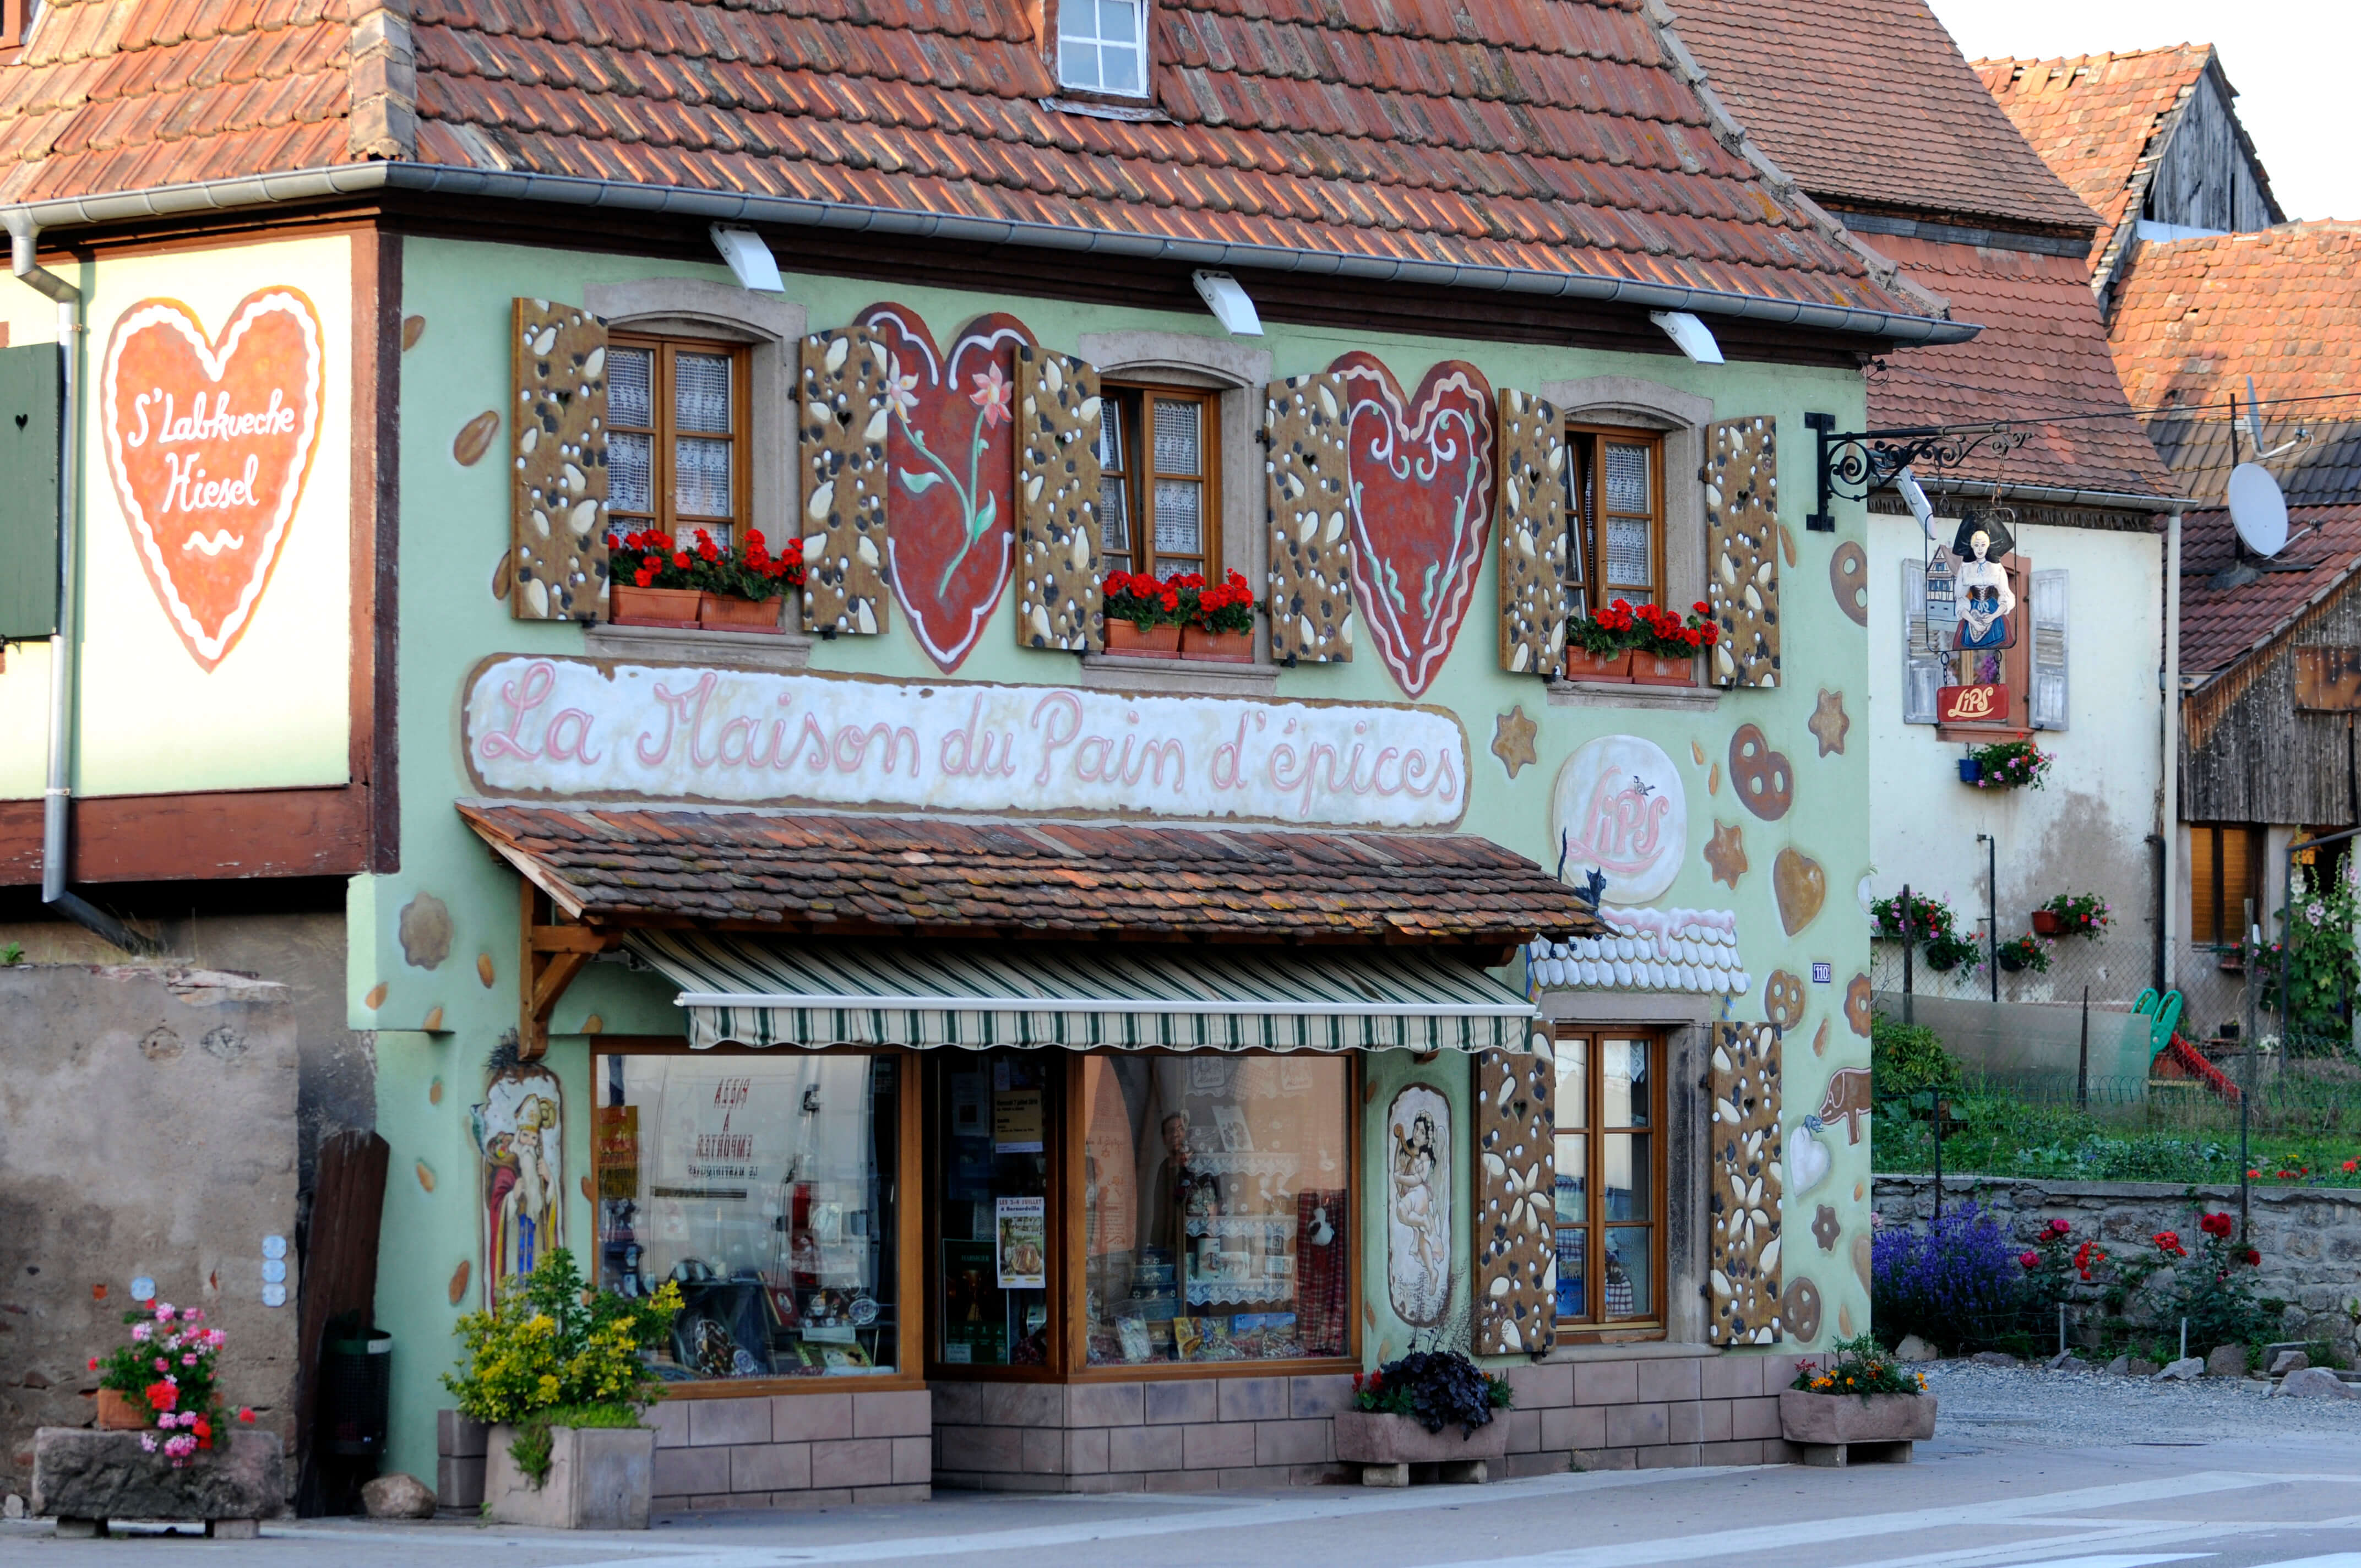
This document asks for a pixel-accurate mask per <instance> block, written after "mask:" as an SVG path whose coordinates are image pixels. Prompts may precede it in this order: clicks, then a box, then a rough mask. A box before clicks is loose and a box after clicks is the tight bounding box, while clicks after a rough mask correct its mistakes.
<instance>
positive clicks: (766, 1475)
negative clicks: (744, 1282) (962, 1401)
mask: <svg viewBox="0 0 2361 1568" xmlns="http://www.w3.org/2000/svg"><path fill="white" fill-rule="evenodd" d="M932 1422H933V1418H932V1412H931V1400H930V1398H929V1396H928V1394H927V1392H926V1391H925V1390H924V1389H917V1390H910V1391H905V1392H901V1393H891V1394H886V1393H879V1394H868V1393H860V1392H856V1391H854V1390H851V1389H846V1390H844V1391H842V1392H838V1393H827V1394H781V1395H776V1396H774V1397H772V1398H747V1399H667V1400H665V1401H664V1403H662V1404H659V1405H658V1406H656V1407H655V1409H653V1410H650V1411H649V1412H648V1424H649V1425H651V1426H653V1427H654V1428H655V1429H656V1481H655V1497H654V1504H653V1507H654V1511H655V1512H657V1513H659V1514H662V1513H667V1512H671V1513H678V1512H682V1511H684V1510H689V1509H697V1508H833V1507H837V1506H840V1505H842V1504H847V1503H922V1502H925V1501H926V1500H927V1499H928V1497H931V1496H933V1495H934V1491H933V1475H932V1471H933V1468H934V1443H933V1440H932V1438H931V1437H930V1436H929V1432H930V1431H931V1429H932Z"/></svg>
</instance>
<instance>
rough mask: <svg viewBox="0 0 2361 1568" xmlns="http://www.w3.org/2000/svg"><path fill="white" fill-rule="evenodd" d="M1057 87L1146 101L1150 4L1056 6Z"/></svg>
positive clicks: (1143, 0)
mask: <svg viewBox="0 0 2361 1568" xmlns="http://www.w3.org/2000/svg"><path fill="white" fill-rule="evenodd" d="M1058 85H1060V87H1066V88H1071V89H1072V90H1074V91H1075V92H1080V93H1119V94H1121V95H1123V96H1125V97H1129V98H1145V97H1146V96H1148V0H1060V5H1059V6H1058Z"/></svg>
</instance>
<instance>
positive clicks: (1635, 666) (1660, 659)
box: [1631, 651, 1697, 686]
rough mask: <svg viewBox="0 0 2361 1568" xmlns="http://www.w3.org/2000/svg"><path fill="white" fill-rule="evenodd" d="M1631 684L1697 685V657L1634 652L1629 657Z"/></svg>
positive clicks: (1689, 654)
mask: <svg viewBox="0 0 2361 1568" xmlns="http://www.w3.org/2000/svg"><path fill="white" fill-rule="evenodd" d="M1631 684H1632V685H1639V686H1693V685H1697V655H1696V654H1694V653H1682V654H1677V655H1675V654H1666V653H1650V652H1644V651H1642V652H1634V653H1633V654H1632V655H1631Z"/></svg>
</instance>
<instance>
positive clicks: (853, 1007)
mask: <svg viewBox="0 0 2361 1568" xmlns="http://www.w3.org/2000/svg"><path fill="white" fill-rule="evenodd" d="M630 948H631V951H632V952H633V953H635V954H636V955H638V956H639V957H640V958H641V959H643V960H645V961H646V962H647V963H649V964H651V965H653V967H654V968H655V969H657V970H660V971H662V972H663V973H664V976H665V977H666V978H667V979H669V980H671V981H673V983H675V985H678V986H679V987H680V1005H681V1006H682V1007H683V1008H685V1009H686V1011H687V1013H688V1020H689V1029H688V1039H689V1044H690V1045H691V1046H692V1047H696V1048H697V1049H698V1050H704V1049H707V1048H708V1047H712V1046H716V1045H719V1044H720V1043H722V1042H723V1041H725V1040H727V1041H733V1042H736V1043H738V1044H741V1045H747V1046H801V1047H825V1046H840V1045H854V1046H909V1047H918V1048H922V1049H923V1048H928V1047H937V1046H961V1047H968V1048H970V1049H977V1050H981V1049H983V1048H986V1047H994V1046H1028V1047H1043V1046H1061V1047H1069V1048H1072V1049H1077V1050H1087V1049H1093V1048H1096V1047H1111V1048H1114V1049H1117V1050H1145V1049H1149V1048H1152V1047H1167V1048H1171V1049H1177V1050H1217V1051H1243V1050H1281V1051H1353V1050H1390V1049H1397V1048H1401V1049H1410V1050H1418V1051H1433V1050H1455V1051H1476V1050H1506V1051H1524V1050H1529V1049H1530V1048H1531V1043H1530V1036H1531V1035H1532V1031H1533V1030H1534V1029H1536V1028H1537V1027H1539V1026H1540V1021H1541V1014H1540V1010H1539V1009H1537V1008H1536V1007H1534V1006H1533V1004H1532V1003H1531V1002H1529V1001H1527V1000H1526V999H1525V997H1524V996H1523V995H1521V993H1520V992H1517V991H1516V990H1514V989H1513V988H1511V987H1510V986H1507V985H1504V984H1502V983H1501V982H1500V981H1497V980H1495V979H1493V978H1492V977H1491V976H1490V975H1488V974H1487V973H1486V972H1485V971H1483V970H1479V969H1477V968H1475V967H1473V966H1472V965H1468V964H1466V963H1454V962H1452V961H1450V960H1449V959H1444V958H1440V957H1436V956H1433V955H1430V954H1426V953H1421V952H1407V951H1401V950H1398V949H1383V948H1323V949H1315V950H1311V951H1305V950H1302V949H1291V950H1287V951H1281V952H1270V953H1264V952H1258V951H1254V950H1250V949H1245V950H1242V949H1236V948H1232V949H1227V950H1216V949H1210V948H1170V949H1167V948H1156V947H1148V946H1137V947H1130V948H1115V949H1105V950H1101V949H1090V950H1087V951H1084V950H1079V949H1077V948H1071V947H1064V948H1061V947H1059V946H1056V945H1053V944H1049V943H1038V944H1037V943H1022V944H1019V943H1008V944H1003V945H998V946H992V947H983V946H973V945H954V944H950V943H928V944H924V945H919V944H901V943H895V942H889V941H875V942H850V941H799V940H791V939H781V938H741V937H730V936H713V935H702V934H696V933H690V932H682V931H641V932H638V933H635V934H634V935H633V936H632V937H631V942H630Z"/></svg>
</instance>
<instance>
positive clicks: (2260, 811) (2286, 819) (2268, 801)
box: [2180, 579, 2361, 828]
mask: <svg viewBox="0 0 2361 1568" xmlns="http://www.w3.org/2000/svg"><path fill="white" fill-rule="evenodd" d="M2320 643H2328V644H2335V645H2342V646H2347V647H2353V646H2361V579H2356V581H2355V582H2353V583H2350V584H2347V585H2346V586H2345V588H2344V589H2343V590H2342V591H2340V592H2339V593H2338V594H2337V595H2336V596H2335V597H2334V598H2332V599H2330V600H2329V601H2328V602H2327V603H2326V604H2324V605H2323V606H2321V607H2320V609H2317V610H2315V611H2314V612H2313V613H2312V616H2311V617H2310V618H2308V619H2307V620H2305V621H2304V622H2303V623H2302V624H2301V625H2300V626H2299V627H2298V629H2297V630H2296V633H2295V635H2294V636H2293V637H2290V638H2289V639H2288V640H2287V641H2285V642H2282V643H2281V644H2279V647H2278V648H2277V649H2276V650H2275V651H2273V652H2271V653H2270V654H2269V656H2268V659H2267V660H2266V661H2265V662H2264V663H2263V665H2262V667H2261V668H2260V669H2259V670H2257V672H2255V674H2254V676H2253V678H2252V680H2251V681H2249V682H2248V683H2247V684H2246V687H2245V689H2244V690H2243V691H2239V692H2237V693H2236V694H2235V696H2230V697H2229V698H2228V700H2227V701H2226V702H2225V703H2223V704H2221V705H2220V707H2219V708H2218V716H2217V711H2216V709H2215V706H2214V705H2213V704H2212V703H2209V702H2208V701H2207V700H2206V694H2205V693H2204V692H2202V691H2200V692H2198V693H2196V694H2195V695H2194V696H2191V698H2190V700H2189V702H2188V703H2187V704H2186V705H2185V707H2183V709H2182V714H2183V720H2184V724H2185V726H2186V728H2185V730H2184V733H2185V734H2186V736H2187V737H2188V740H2189V742H2191V743H2189V744H2184V747H2183V749H2182V752H2181V770H2180V801H2181V807H2180V815H2181V817H2183V819H2185V820H2187V821H2191V822H2274V823H2292V824H2295V825H2297V826H2300V827H2308V828H2325V827H2349V826H2353V825H2355V824H2356V817H2355V815H2354V811H2353V800H2352V796H2351V794H2350V793H2349V790H2348V786H2347V778H2348V775H2347V773H2346V753H2345V747H2346V740H2345V735H2346V719H2345V715H2344V714H2341V713H2300V712H2298V711H2297V710H2296V706H2295V650H2296V648H2297V647H2298V646H2301V645H2307V644H2320ZM2223 679H2224V680H2228V681H2235V680H2236V679H2237V676H2236V675H2235V674H2232V675H2228V676H2224V677H2223Z"/></svg>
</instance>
